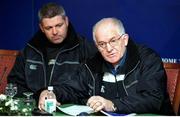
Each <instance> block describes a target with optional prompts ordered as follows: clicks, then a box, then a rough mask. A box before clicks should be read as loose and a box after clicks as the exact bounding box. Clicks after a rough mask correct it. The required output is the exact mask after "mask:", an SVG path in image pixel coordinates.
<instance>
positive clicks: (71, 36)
mask: <svg viewBox="0 0 180 117" xmlns="http://www.w3.org/2000/svg"><path fill="white" fill-rule="evenodd" d="M48 43H49V44H48ZM28 44H29V45H31V46H32V47H34V48H36V49H37V50H39V51H40V52H42V51H43V50H44V49H45V48H46V47H47V46H54V47H59V48H61V47H62V46H63V49H70V48H72V47H74V46H76V45H78V44H79V39H78V38H77V34H76V32H75V30H74V28H73V26H72V24H71V23H69V26H68V32H67V37H66V38H65V39H64V41H63V42H62V43H61V44H52V43H51V44H50V42H49V41H48V39H47V37H46V36H45V34H44V33H43V32H42V31H41V30H39V31H38V32H36V34H35V35H34V37H33V38H32V39H31V40H30V41H29V42H28Z"/></svg>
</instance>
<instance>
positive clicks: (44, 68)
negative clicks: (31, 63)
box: [27, 44, 46, 87]
mask: <svg viewBox="0 0 180 117" xmlns="http://www.w3.org/2000/svg"><path fill="white" fill-rule="evenodd" d="M27 45H29V46H30V47H31V48H32V49H34V50H35V51H36V52H37V53H39V54H40V56H41V58H42V62H43V70H44V79H45V80H44V86H45V87H46V67H45V65H44V63H45V60H44V58H43V55H42V53H41V52H40V51H39V50H37V49H36V48H34V47H33V46H31V45H30V44H27Z"/></svg>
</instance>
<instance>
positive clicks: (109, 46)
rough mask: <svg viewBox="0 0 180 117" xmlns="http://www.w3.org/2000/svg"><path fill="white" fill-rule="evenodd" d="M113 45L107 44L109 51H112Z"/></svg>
mask: <svg viewBox="0 0 180 117" xmlns="http://www.w3.org/2000/svg"><path fill="white" fill-rule="evenodd" d="M112 49H113V48H112V46H111V45H110V44H109V43H107V45H106V50H107V51H108V52H111V51H112Z"/></svg>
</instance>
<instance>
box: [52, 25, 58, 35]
mask: <svg viewBox="0 0 180 117" xmlns="http://www.w3.org/2000/svg"><path fill="white" fill-rule="evenodd" d="M52 33H53V34H54V35H55V34H57V30H56V28H55V27H54V28H53V29H52Z"/></svg>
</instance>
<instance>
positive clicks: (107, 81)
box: [77, 18, 173, 115]
mask: <svg viewBox="0 0 180 117" xmlns="http://www.w3.org/2000/svg"><path fill="white" fill-rule="evenodd" d="M93 39H94V42H95V44H96V46H97V48H98V50H99V53H98V54H96V56H94V58H92V59H89V60H88V61H86V64H84V65H82V67H81V68H80V69H79V71H78V75H77V76H78V79H81V80H80V81H79V83H80V86H81V87H82V88H81V91H80V92H84V94H89V97H90V98H89V99H87V102H86V104H87V105H88V106H90V107H92V108H93V109H94V110H95V111H96V112H98V111H101V110H104V111H108V112H116V113H126V114H127V113H155V114H163V115H170V114H173V111H172V107H171V104H170V100H169V97H168V93H167V90H166V80H167V78H166V74H165V70H164V68H163V64H162V61H161V58H160V57H159V56H158V55H157V53H156V52H154V51H153V50H152V49H150V48H147V47H145V46H141V45H138V44H136V43H135V42H133V40H131V39H130V38H129V35H128V34H126V33H125V29H124V26H123V24H122V22H121V21H120V20H118V19H116V18H104V19H102V20H100V21H99V22H97V23H96V24H95V26H94V27H93ZM87 89H88V90H87ZM81 100H82V99H81ZM85 100H86V99H85Z"/></svg>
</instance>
